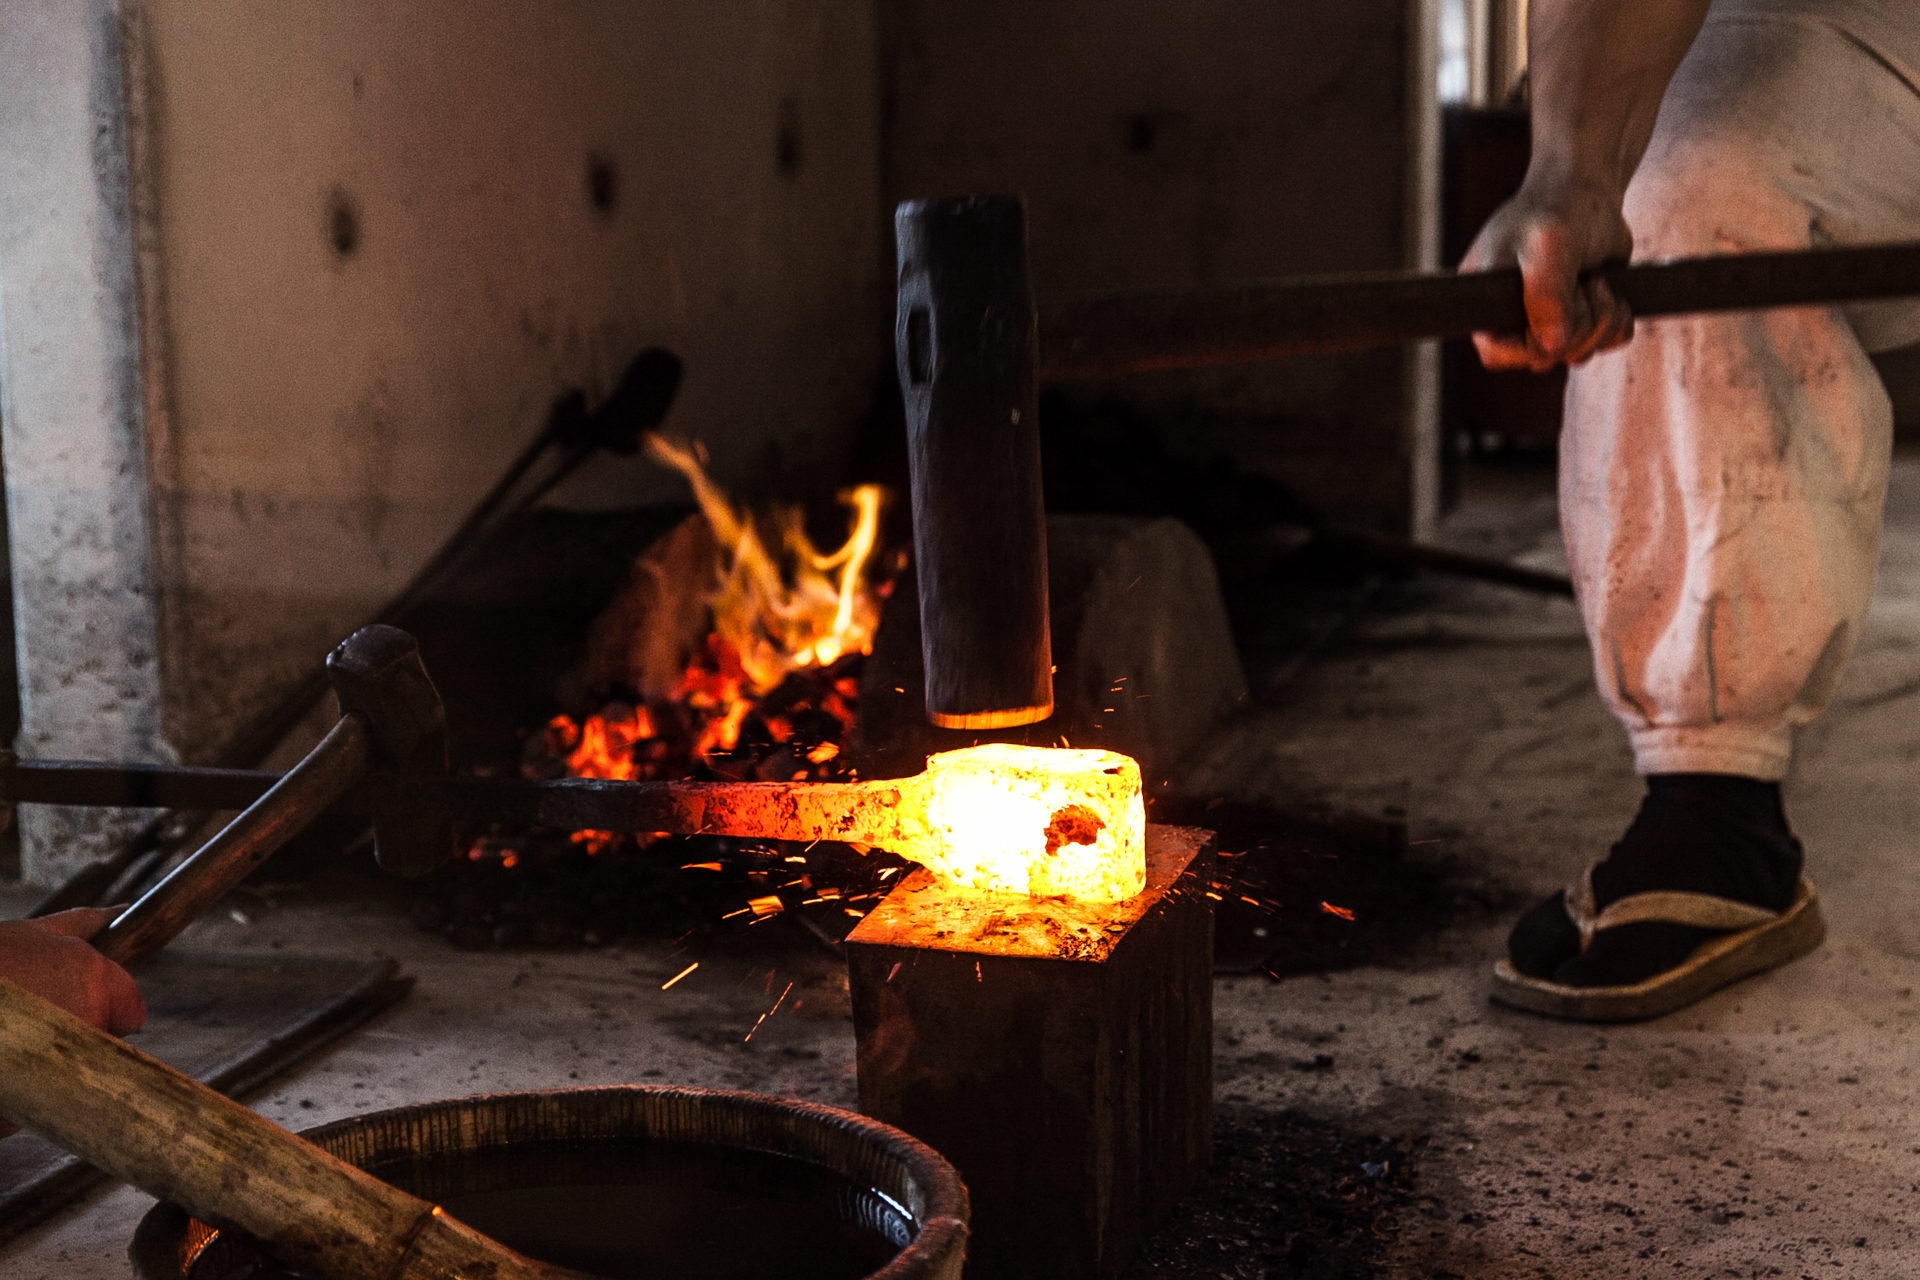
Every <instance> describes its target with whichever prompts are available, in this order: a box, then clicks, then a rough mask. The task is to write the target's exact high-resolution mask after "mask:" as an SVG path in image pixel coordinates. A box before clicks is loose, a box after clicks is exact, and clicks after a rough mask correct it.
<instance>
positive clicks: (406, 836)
mask: <svg viewBox="0 0 1920 1280" xmlns="http://www.w3.org/2000/svg"><path fill="white" fill-rule="evenodd" d="M327 679H328V680H329V681H331V682H332V684H333V691H334V694H335V695H336V696H337V697H338V698H339V699H340V712H341V714H342V715H347V714H356V715H359V716H360V717H362V718H363V719H364V720H365V721H366V723H367V727H368V729H369V730H370V736H371V737H372V739H373V745H374V757H375V761H376V767H378V768H380V769H383V770H386V771H388V772H390V773H397V774H412V775H416V776H418V775H434V774H445V773H446V772H447V713H446V708H445V707H443V706H442V705H441V702H440V691H439V690H437V689H435V688H434V687H433V681H432V679H430V678H429V677H428V675H427V669H426V666H425V665H424V664H422V662H421V661H420V645H419V644H418V642H416V641H415V640H414V638H413V637H412V636H410V635H408V634H407V633H406V632H404V631H402V630H400V629H399V628H398V627H388V626H379V625H375V626H371V627H362V628H361V629H360V630H358V631H356V632H354V633H353V634H352V635H350V636H348V637H347V638H346V639H345V640H343V641H341V642H340V645H339V647H338V648H336V649H334V651H333V652H332V653H330V654H328V655H327ZM373 836H374V857H375V859H377V860H378V862H379V863H380V866H381V867H382V868H383V869H384V870H387V871H391V872H393V873H395V874H397V875H403V876H420V875H425V874H426V873H427V872H429V871H432V870H433V869H434V868H436V867H438V866H440V865H442V864H443V863H446V862H449V861H451V860H452V858H453V856H454V852H455V850H454V843H453V827H452V824H450V823H448V822H446V821H443V820H437V819H433V818H423V817H421V816H419V815H417V814H413V813H409V812H406V811H405V809H404V808H402V807H394V808H391V809H386V810H383V811H379V812H376V813H375V814H374V818H373Z"/></svg>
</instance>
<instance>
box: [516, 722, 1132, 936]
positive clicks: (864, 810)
mask: <svg viewBox="0 0 1920 1280" xmlns="http://www.w3.org/2000/svg"><path fill="white" fill-rule="evenodd" d="M539 785H540V794H541V795H542V796H546V797H550V798H551V799H552V801H553V805H552V807H551V808H543V807H540V806H539V805H535V806H531V807H530V808H529V809H528V811H527V812H526V814H525V818H526V820H528V821H530V822H534V823H538V824H541V825H550V826H568V825H581V824H585V825H587V826H591V827H594V828H596V829H607V830H619V831H674V832H682V833H688V834H700V833H706V834H713V835H734V836H757V837H762V838H766V839H773V840H801V841H811V840H844V841H848V842H853V843H859V844H870V845H875V846H877V847H879V848H882V849H885V850H887V851H888V852H889V853H894V854H898V855H899V856H900V857H902V858H908V859H911V860H912V861H914V862H918V863H921V864H922V865H924V866H926V867H927V868H928V870H930V871H932V872H934V873H935V874H937V875H939V876H940V877H942V878H943V879H946V880H948V881H950V882H952V883H953V884H956V885H961V886H964V887H967V888H971V889H979V890H984V891H990V892H1002V893H1026V894H1031V895H1033V896H1035V897H1075V898H1084V899H1087V900H1090V901H1096V902H1118V901H1123V900H1125V899H1127V898H1131V897H1133V896H1134V895H1135V894H1137V893H1139V892H1140V890H1141V889H1142V888H1143V887H1144V885H1145V884H1146V853H1145V849H1146V807H1145V805H1144V803H1143V802H1142V800H1141V796H1140V766H1139V765H1138V764H1136V763H1134V761H1133V760H1132V759H1130V758H1129V757H1127V756H1123V755H1120V754H1118V753H1117V752H1112V751H1092V750H1066V749H1055V748H1050V747H1021V746H1007V745H998V744H994V745H987V746H978V747H967V748H965V749H963V750H960V751H947V752H942V753H941V754H939V755H936V756H932V757H930V758H929V759H928V761H927V770H926V772H925V773H921V774H916V775H915V776H914V777H911V778H898V779H889V780H885V781H878V780H876V781H871V782H666V783H621V782H596V781H592V780H588V779H569V780H566V781H565V782H563V783H557V784H556V783H545V784H539ZM576 789H578V791H579V794H578V795H577V796H576V797H575V799H576V803H574V804H572V805H568V804H567V803H566V799H567V793H568V792H570V791H574V790H576ZM530 798H531V799H537V798H538V797H533V796H530Z"/></svg>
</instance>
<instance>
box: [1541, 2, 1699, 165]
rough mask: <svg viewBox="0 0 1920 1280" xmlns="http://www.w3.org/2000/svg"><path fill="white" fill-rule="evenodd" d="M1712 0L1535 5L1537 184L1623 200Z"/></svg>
mask: <svg viewBox="0 0 1920 1280" xmlns="http://www.w3.org/2000/svg"><path fill="white" fill-rule="evenodd" d="M1707 5H1708V0H1533V3H1532V7H1531V9H1530V11H1529V13H1528V19H1527V40H1528V57H1527V61H1528V71H1529V76H1530V79H1531V81H1532V91H1533V164H1532V169H1531V170H1530V171H1529V174H1528V178H1529V180H1530V181H1544V182H1546V183H1549V184H1551V185H1555V186H1570V187H1589V188H1594V189H1597V190H1598V191H1599V192H1601V193H1604V195H1603V198H1611V199H1614V200H1618V199H1619V197H1620V196H1621V195H1622V194H1623V193H1624V192H1625V191H1626V186H1627V180H1628V179H1629V178H1631V177H1632V176H1633V171H1634V169H1635V167H1637V166H1638V165H1639V163H1640V157H1641V156H1642V155H1643V154H1645V152H1646V149H1647V140H1648V139H1649V138H1650V137H1651V136H1652V135H1653V122H1654V118H1655V117H1656V116H1657V115H1658V114H1659V110H1660V99H1661V97H1662V96H1663V95H1664V94H1665V93H1666V91H1667V83H1668V82H1669V81H1670V80H1672V79H1673V73H1674V71H1675V70H1676V69H1677V68H1678V67H1679V65H1680V60H1681V59H1682V58H1683V57H1685V56H1686V52H1687V49H1688V47H1689V46H1691V45H1692V44H1693V39H1694V37H1695V36H1696V35H1698V34H1699V32H1700V24H1701V23H1702V21H1704V20H1705V18H1706V13H1707Z"/></svg>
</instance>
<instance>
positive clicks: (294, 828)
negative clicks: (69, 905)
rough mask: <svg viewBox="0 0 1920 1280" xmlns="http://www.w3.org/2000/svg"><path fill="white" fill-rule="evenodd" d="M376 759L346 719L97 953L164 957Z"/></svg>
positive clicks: (125, 917) (353, 718)
mask: <svg viewBox="0 0 1920 1280" xmlns="http://www.w3.org/2000/svg"><path fill="white" fill-rule="evenodd" d="M372 759H373V747H372V743H371V740H370V736H369V734H368V732H367V726H366V722H365V720H364V719H363V718H362V717H361V716H359V715H357V714H353V713H349V714H347V715H344V716H342V717H340V719H339V720H338V721H337V722H335V724H334V726H333V728H332V729H330V730H329V731H328V732H327V736H326V737H325V738H323V739H321V740H320V745H319V746H317V747H315V748H314V749H313V750H312V751H310V752H308V753H307V756H306V758H305V759H304V760H302V761H301V762H300V763H299V764H297V765H295V766H294V767H293V768H292V769H291V770H289V771H288V772H287V773H286V774H285V776H283V777H282V778H281V779H280V781H278V782H277V783H275V784H274V785H273V787H272V788H270V789H269V790H268V791H267V793H266V794H265V795H263V796H261V797H260V798H259V799H258V800H256V801H254V802H253V803H252V804H251V805H249V806H248V807H247V808H246V809H245V810H244V811H243V812H241V813H240V814H239V816H237V817H236V818H234V820H233V821H232V822H230V823H228V824H227V825H226V826H225V827H223V828H222V829H221V830H220V833H219V834H218V835H216V836H214V837H213V839H211V840H209V841H207V843H206V844H204V845H202V846H201V847H200V848H199V849H198V850H197V851H196V852H195V853H194V854H193V856H192V857H190V858H188V859H187V860H186V861H185V862H182V863H181V864H180V865H179V866H177V867H175V868H174V869H173V870H172V871H171V872H170V873H168V875H167V878H166V879H164V880H162V881H161V882H160V883H159V884H157V885H155V886H153V888H151V889H149V890H148V891H147V892H146V893H145V894H144V895H143V896H142V897H141V898H140V900H139V901H138V902H136V903H134V904H133V905H132V906H130V907H128V908H127V909H126V910H125V911H123V912H121V913H120V914H119V915H118V916H117V917H115V918H114V920H113V922H112V923H111V924H109V925H108V926H107V927H106V928H105V929H103V930H101V931H100V933H99V935H98V936H96V937H95V938H94V940H93V944H94V947H95V948H96V949H97V950H99V952H100V953H101V954H102V955H104V956H106V957H107V959H109V960H112V961H115V962H116V963H118V964H122V965H133V964H138V963H139V962H140V961H142V960H144V959H146V958H147V957H148V956H150V955H152V954H153V953H154V952H155V951H158V950H159V949H160V948H161V947H163V946H165V945H166V944H167V943H168V942H169V941H170V940H171V939H172V938H173V937H174V935H175V934H177V933H179V932H180V931H181V930H182V929H184V928H186V927H187V926H188V925H189V924H191V923H192V922H193V921H195V920H197V919H199V918H200V915H201V913H202V912H204V911H206V909H207V908H208V907H211V906H212V905H213V904H214V903H216V902H218V901H219V900H220V899H221V898H222V897H223V896H225V894H226V893H227V891H228V890H229V889H232V888H233V886H235V885H237V884H239V883H240V882H241V881H242V880H244V879H245V878H246V877H247V875H248V873H249V872H251V871H252V870H253V869H254V868H255V867H257V866H259V865H260V863H261V862H262V861H264V860H265V859H266V858H267V857H268V855H270V854H272V853H273V852H274V850H276V849H278V848H279V847H280V846H281V845H283V844H285V843H286V842H287V841H288V840H290V839H292V838H293V837H294V836H295V835H297V834H298V833H299V832H300V830H301V829H302V828H304V827H305V826H306V825H307V824H308V823H310V822H312V821H313V820H314V819H315V818H317V817H319V816H320V813H321V812H322V811H323V810H324V809H326V807H327V806H328V805H330V804H332V803H333V802H334V801H335V800H337V799H339V798H340V797H341V796H342V795H344V794H346V792H347V791H348V789H350V788H351V787H352V786H353V785H354V784H355V783H356V782H358V781H360V779H361V778H362V777H364V776H365V775H366V772H367V769H368V767H369V765H370V763H371V762H372Z"/></svg>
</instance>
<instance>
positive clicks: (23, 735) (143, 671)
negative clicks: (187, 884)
mask: <svg viewBox="0 0 1920 1280" xmlns="http://www.w3.org/2000/svg"><path fill="white" fill-rule="evenodd" d="M124 120H125V113H124V110H123V95H122V85H121V60H120V15H119V6H118V4H116V3H113V0H91V2H86V0H78V2H77V0H8V4H7V6H6V12H5V14H4V15H0V174H4V178H3V179H0V451H3V456H4V460H5V467H6V498H7V520H8V522H9V527H10V531H11V541H12V550H13V601H14V618H15V630H16V639H15V643H16V649H17V653H18V657H19V664H20V671H21V673H22V678H21V688H20V701H21V708H20V710H21V731H20V737H19V749H20V751H21V752H22V754H30V755H35V756H53V757H99V758H107V759H148V760H151V759H164V758H166V757H167V755H168V752H167V749H166V746H165V743H164V741H163V739H162V735H161V731H160V724H161V717H160V692H159V685H158V683H157V681H156V680H155V679H154V676H153V671H154V667H155V663H156V661H157V655H158V648H157V637H158V625H157V618H156V613H157V599H158V596H157V592H156V590H155V583H154V578H153V557H152V554H151V550H152V549H151V542H150V538H149V529H150V516H151V512H150V509H149V501H148V485H147V478H148V464H147V447H146V422H145V412H144V409H143V404H142V382H141V377H140V363H141V358H140V344H139V336H138V332H139V330H138V319H137V318H138V312H139V307H138V300H137V290H136V285H135V267H134V245H133V234H132V219H131V215H130V212H129V203H128V183H127V173H128V165H127V148H126V135H125V129H124V127H123V126H124ZM137 820H138V815H129V814H122V813H114V812H99V811H92V812H89V811H80V810H63V809H62V810H56V809H47V808H40V807H34V808H30V809H27V810H23V811H22V814H21V846H22V863H23V867H22V869H23V873H24V875H25V876H26V878H27V879H28V880H29V881H30V882H33V883H36V884H43V885H44V884H51V883H55V882H57V881H58V880H59V879H61V878H62V877H64V876H65V875H66V874H68V873H69V872H71V871H72V870H73V869H75V868H77V867H79V866H80V865H83V864H84V863H85V862H87V861H90V860H91V859H93V858H94V857H97V856H99V854H100V853H101V852H103V851H104V850H105V848H106V846H107V844H108V842H109V841H110V840H111V838H112V837H113V836H114V835H115V834H116V833H117V832H119V831H122V830H124V829H125V828H126V827H127V826H128V825H129V824H131V823H134V822H137Z"/></svg>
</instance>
